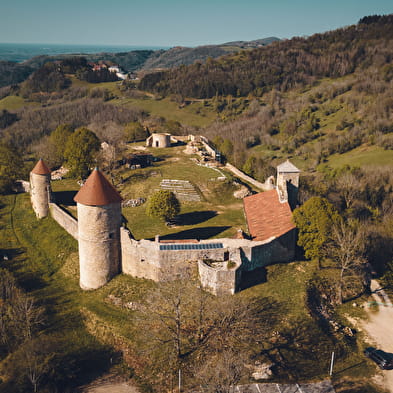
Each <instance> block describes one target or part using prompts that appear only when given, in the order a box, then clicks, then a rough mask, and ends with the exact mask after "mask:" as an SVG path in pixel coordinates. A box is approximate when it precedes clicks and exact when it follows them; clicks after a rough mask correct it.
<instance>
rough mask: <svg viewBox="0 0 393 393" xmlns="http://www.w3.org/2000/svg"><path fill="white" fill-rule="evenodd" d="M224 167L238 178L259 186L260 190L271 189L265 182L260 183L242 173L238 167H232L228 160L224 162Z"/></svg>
mask: <svg viewBox="0 0 393 393" xmlns="http://www.w3.org/2000/svg"><path fill="white" fill-rule="evenodd" d="M225 168H227V169H228V170H230V171H231V172H232V173H233V174H234V175H236V176H237V177H239V178H240V179H243V180H244V181H246V182H248V183H250V184H252V185H253V186H255V187H257V188H259V189H260V190H263V191H269V190H271V189H272V187H271V186H270V185H269V184H265V183H261V182H259V181H257V180H255V179H253V178H252V177H250V176H248V175H246V174H245V173H243V172H242V171H240V170H239V169H237V168H236V167H234V166H233V165H232V164H230V163H229V162H228V163H226V165H225Z"/></svg>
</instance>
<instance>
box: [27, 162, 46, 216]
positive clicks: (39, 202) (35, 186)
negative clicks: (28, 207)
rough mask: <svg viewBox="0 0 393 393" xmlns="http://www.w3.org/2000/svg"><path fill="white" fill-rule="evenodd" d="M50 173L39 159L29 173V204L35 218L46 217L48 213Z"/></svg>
mask: <svg viewBox="0 0 393 393" xmlns="http://www.w3.org/2000/svg"><path fill="white" fill-rule="evenodd" d="M50 178H51V171H50V169H49V168H48V166H47V165H46V164H45V162H44V160H43V159H42V158H40V160H39V161H38V162H37V164H36V165H35V167H34V168H33V169H32V171H31V172H30V196H31V204H32V206H33V209H34V212H35V214H36V216H37V218H43V217H46V216H47V215H48V213H49V202H50V199H51V198H50V195H51V187H50Z"/></svg>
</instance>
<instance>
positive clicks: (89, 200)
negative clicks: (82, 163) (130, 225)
mask: <svg viewBox="0 0 393 393" xmlns="http://www.w3.org/2000/svg"><path fill="white" fill-rule="evenodd" d="M74 200H75V201H76V202H77V211H78V243H79V266H80V286H81V288H82V289H96V288H99V287H101V286H103V285H105V284H106V283H107V282H108V281H109V280H110V279H111V278H112V277H113V276H115V275H116V274H118V273H119V271H120V256H121V251H120V225H121V200H122V198H121V196H120V195H119V193H118V192H117V191H116V190H115V188H114V187H113V186H112V185H111V184H110V183H109V181H108V180H107V179H106V178H105V176H104V175H103V174H102V173H101V172H100V171H99V170H98V169H97V168H96V169H95V170H94V171H93V172H92V173H91V175H90V176H89V177H88V179H87V180H86V183H85V184H84V185H83V186H82V188H81V189H80V190H79V192H78V193H77V194H76V195H75V198H74Z"/></svg>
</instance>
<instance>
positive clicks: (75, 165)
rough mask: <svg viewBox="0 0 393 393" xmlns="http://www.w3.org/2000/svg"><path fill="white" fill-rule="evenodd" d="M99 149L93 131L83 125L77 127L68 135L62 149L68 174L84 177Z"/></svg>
mask: <svg viewBox="0 0 393 393" xmlns="http://www.w3.org/2000/svg"><path fill="white" fill-rule="evenodd" d="M99 149H100V140H99V139H98V138H97V136H96V134H94V132H92V131H90V130H89V129H87V128H85V127H81V128H78V129H77V130H75V132H74V133H73V134H72V135H70V137H69V138H68V140H67V145H66V147H65V150H64V158H65V159H66V162H67V165H68V166H69V169H70V174H71V175H72V176H75V177H79V178H86V177H87V175H88V174H89V172H90V170H91V167H92V166H93V164H94V159H95V156H96V153H97V152H98V151H99Z"/></svg>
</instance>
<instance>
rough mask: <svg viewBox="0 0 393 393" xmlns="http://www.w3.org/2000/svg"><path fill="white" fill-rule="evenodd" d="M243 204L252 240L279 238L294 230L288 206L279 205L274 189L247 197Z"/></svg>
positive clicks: (284, 204) (285, 204)
mask: <svg viewBox="0 0 393 393" xmlns="http://www.w3.org/2000/svg"><path fill="white" fill-rule="evenodd" d="M243 202H244V211H245V214H246V219H247V225H248V230H249V231H250V235H251V238H252V240H258V241H260V240H267V239H269V238H270V237H272V236H275V237H279V236H281V235H283V234H285V233H287V232H289V231H290V230H291V229H294V228H295V225H294V223H293V221H292V211H291V208H290V207H289V204H288V203H287V202H285V203H280V201H279V199H278V194H277V191H276V190H275V189H274V190H270V191H265V192H261V193H259V194H255V195H251V196H248V197H246V198H244V199H243Z"/></svg>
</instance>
